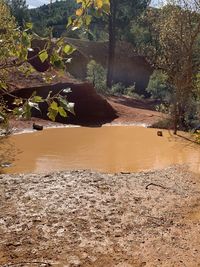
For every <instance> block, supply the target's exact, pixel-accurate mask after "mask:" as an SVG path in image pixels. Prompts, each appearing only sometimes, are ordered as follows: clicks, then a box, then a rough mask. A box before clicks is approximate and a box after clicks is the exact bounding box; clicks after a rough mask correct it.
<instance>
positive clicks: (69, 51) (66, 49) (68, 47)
mask: <svg viewBox="0 0 200 267" xmlns="http://www.w3.org/2000/svg"><path fill="white" fill-rule="evenodd" d="M75 50H76V49H75V48H73V47H72V46H71V45H68V44H67V45H65V46H64V47H63V52H64V53H65V54H67V55H70V54H72V53H73V52H74V51H75Z"/></svg>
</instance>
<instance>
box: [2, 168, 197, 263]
mask: <svg viewBox="0 0 200 267" xmlns="http://www.w3.org/2000/svg"><path fill="white" fill-rule="evenodd" d="M199 196H200V179H199V176H197V175H196V176H195V175H193V174H192V173H189V172H187V171H186V170H183V169H180V168H179V167H174V168H167V169H165V170H161V171H151V172H144V173H143V172H142V173H133V174H130V173H127V174H124V173H123V174H122V173H119V174H112V175H111V174H102V173H94V172H90V171H71V172H58V173H50V174H26V175H23V174H20V175H0V203H1V209H0V266H1V267H8V266H15V267H16V266H20V267H29V266H31V267H38V266H40V267H47V266H48V267H51V266H52V267H75V266H76V267H78V266H79V267H89V266H90V267H114V266H115V267H131V266H132V267H144V266H147V267H153V266H163V267H169V266H170V267H172V266H176V267H181V266H187V267H195V266H196V267H197V266H200V223H199V218H200V204H199V203H200V202H199V200H200V198H199Z"/></svg>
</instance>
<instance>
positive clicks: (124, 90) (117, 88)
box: [111, 83, 144, 99]
mask: <svg viewBox="0 0 200 267" xmlns="http://www.w3.org/2000/svg"><path fill="white" fill-rule="evenodd" d="M111 93H112V94H113V95H118V96H121V95H125V96H130V97H132V98H135V99H141V98H143V97H144V96H143V95H138V94H137V93H136V92H135V84H133V85H131V86H129V87H126V86H125V85H123V84H122V83H116V84H114V85H113V86H112V89H111Z"/></svg>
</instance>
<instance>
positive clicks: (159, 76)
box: [146, 70, 172, 103]
mask: <svg viewBox="0 0 200 267" xmlns="http://www.w3.org/2000/svg"><path fill="white" fill-rule="evenodd" d="M146 91H147V92H148V93H150V94H151V97H152V98H153V99H158V100H161V101H163V102H167V103H169V102H170V100H171V96H172V88H171V86H170V84H169V82H168V77H167V75H166V74H165V73H163V72H162V71H160V70H155V71H154V72H153V74H152V75H151V77H150V80H149V84H148V87H147V89H146Z"/></svg>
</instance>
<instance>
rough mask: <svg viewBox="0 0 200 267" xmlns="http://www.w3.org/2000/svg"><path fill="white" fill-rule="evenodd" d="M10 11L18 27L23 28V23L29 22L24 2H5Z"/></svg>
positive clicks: (16, 0)
mask: <svg viewBox="0 0 200 267" xmlns="http://www.w3.org/2000/svg"><path fill="white" fill-rule="evenodd" d="M7 3H8V5H9V6H10V9H11V14H12V15H13V16H14V17H15V19H16V22H17V24H18V25H19V26H21V27H24V25H25V23H26V22H28V21H29V12H28V5H27V4H26V0H7Z"/></svg>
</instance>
